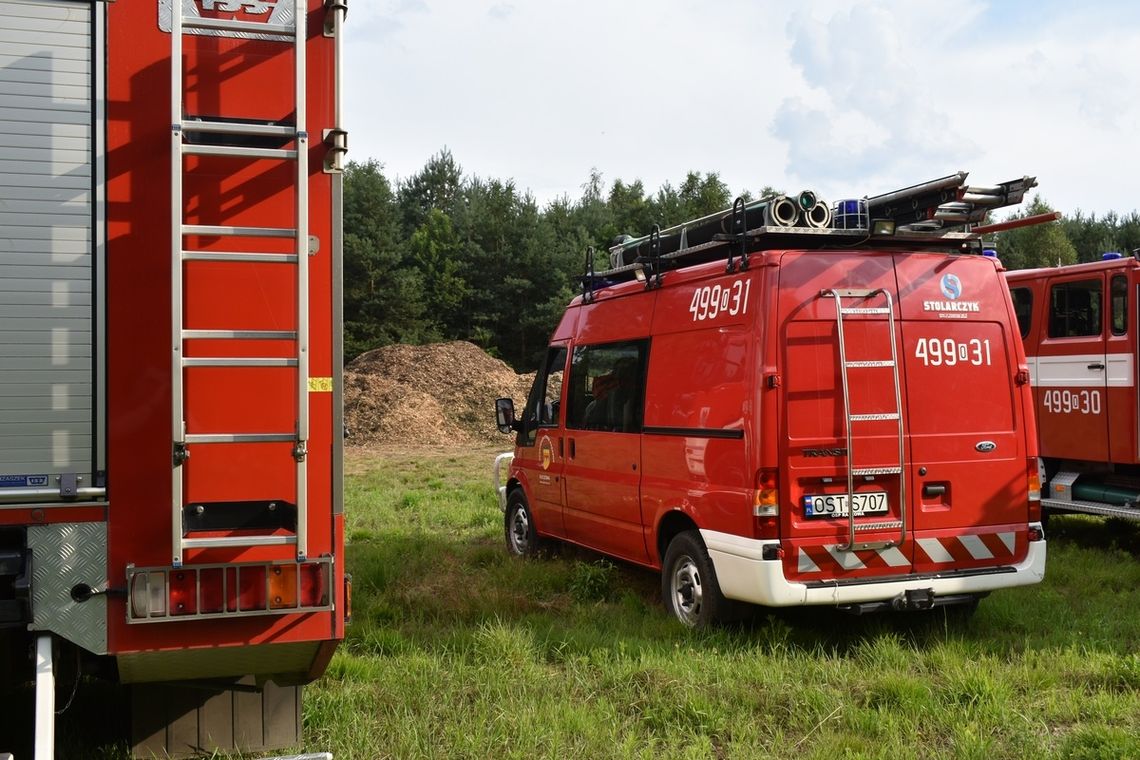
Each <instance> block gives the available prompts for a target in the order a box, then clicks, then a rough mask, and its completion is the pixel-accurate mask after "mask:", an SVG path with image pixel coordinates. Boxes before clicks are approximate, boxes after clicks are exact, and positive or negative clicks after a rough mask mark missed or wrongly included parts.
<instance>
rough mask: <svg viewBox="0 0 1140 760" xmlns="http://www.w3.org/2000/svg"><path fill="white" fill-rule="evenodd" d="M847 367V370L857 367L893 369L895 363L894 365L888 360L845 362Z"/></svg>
mask: <svg viewBox="0 0 1140 760" xmlns="http://www.w3.org/2000/svg"><path fill="white" fill-rule="evenodd" d="M847 366H848V367H849V368H859V367H893V366H895V363H894V362H893V361H891V360H890V359H882V360H876V361H858V362H847Z"/></svg>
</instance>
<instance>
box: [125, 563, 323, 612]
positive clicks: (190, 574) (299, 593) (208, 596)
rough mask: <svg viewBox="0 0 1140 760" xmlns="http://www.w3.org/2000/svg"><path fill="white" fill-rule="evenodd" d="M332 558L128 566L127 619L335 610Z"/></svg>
mask: <svg viewBox="0 0 1140 760" xmlns="http://www.w3.org/2000/svg"><path fill="white" fill-rule="evenodd" d="M331 577H332V561H331V560H330V559H327V558H326V559H320V560H312V561H308V562H300V563H298V562H261V563H249V564H225V565H201V566H195V567H178V568H165V567H146V568H137V567H134V566H133V565H128V566H127V622H128V623H155V622H161V621H167V620H201V619H203V618H221V617H241V616H251V615H274V614H285V613H293V612H318V611H321V610H331V609H332V608H333V602H332V597H331V594H330V589H331Z"/></svg>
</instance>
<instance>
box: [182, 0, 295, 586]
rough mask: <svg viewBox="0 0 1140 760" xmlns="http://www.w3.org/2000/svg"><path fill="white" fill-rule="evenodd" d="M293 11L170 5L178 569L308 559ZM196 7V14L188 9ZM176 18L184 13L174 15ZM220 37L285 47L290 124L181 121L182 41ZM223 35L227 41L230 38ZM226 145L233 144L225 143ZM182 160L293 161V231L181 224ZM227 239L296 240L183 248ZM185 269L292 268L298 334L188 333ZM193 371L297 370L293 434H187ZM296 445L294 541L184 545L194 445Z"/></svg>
mask: <svg viewBox="0 0 1140 760" xmlns="http://www.w3.org/2000/svg"><path fill="white" fill-rule="evenodd" d="M286 2H291V4H292V6H293V18H292V21H291V22H289V23H261V22H251V21H242V20H237V19H219V18H205V17H200V16H186V15H184V13H185V10H184V9H185V7H186V6H185V5H184V4H183V3H182V2H181V1H180V0H179V2H176V3H173V6H174V7H173V9H172V13H171V34H170V39H171V53H170V55H171V67H170V68H171V76H170V89H171V122H170V123H171V135H170V145H171V164H172V167H171V168H172V171H171V212H172V213H171V254H172V261H171V270H170V271H171V283H170V289H171V339H172V346H173V354H172V361H171V378H172V385H171V395H172V398H173V404H172V406H173V410H172V411H173V414H172V418H171V423H172V433H173V459H174V472H173V477H172V482H171V540H172V544H173V547H172V549H173V551H172V555H171V556H172V557H173V565H174V567H181V566H182V561H183V554H184V552H185V551H186V550H187V549H199V548H213V547H235V548H240V547H250V546H271V545H288V544H295V545H296V550H297V559H298V561H301V560H304V559H305V557H306V556H307V554H308V551H307V538H306V525H307V512H308V510H307V502H308V497H307V490H308V489H307V472H306V465H305V459H306V453H307V445H308V438H309V406H308V383H309V304H308V295H309V261H308V260H309V231H308V207H309V197H308V196H309V191H308V187H309V186H308V176H309V161H308V133H307V132H306V126H305V72H306V61H305V43H306V38H307V35H308V31H307V15H308V14H307V3H306V0H281V5H284V4H285V3H286ZM193 7H196V6H193ZM179 9H182V12H179ZM195 33H198V34H204V33H206V34H221V35H223V36H247V37H248V36H250V35H257V37H258V39H268V40H271V41H273V42H279V43H281V44H291V45H292V47H293V58H294V61H293V63H294V67H293V70H294V90H295V92H294V98H293V101H294V114H295V117H294V123H293V124H291V125H288V124H286V125H282V124H278V123H271V122H252V121H251V120H249V119H244V118H243V119H236V118H235V119H232V120H226V119H225V117H224V116H223V117H221V118H215V117H211V120H210V121H200V120H194V119H187V118H186V116H185V113H184V107H183V95H184V88H183V76H184V72H183V64H182V47H183V37H184V35H187V34H195ZM227 33H229V34H227ZM187 135H209V136H210V138H209V141H210V143H211V144H193V143H190V142H187V141H186V139H185V138H186V137H187ZM226 138H231V139H232V141H233V142H234V143H235V144H233V145H226V144H214V143H224V141H225V140H226ZM243 138H244V139H245V140H246V141H248V140H249V138H277V139H279V140H281V141H282V144H288V143H289V142H292V143H293V146H294V147H292V148H289V149H284V148H265V147H250V146H248V145H242V144H239V143H240V142H241V141H242V139H243ZM186 156H226V157H230V158H233V159H235V160H241V159H245V160H250V159H255V160H256V159H272V160H280V161H292V162H294V164H295V167H296V174H295V187H294V188H293V190H294V195H295V200H296V213H295V226H293V227H235V226H223V225H205V224H186V223H185V219H184V212H183V201H184V199H183V189H184V187H183V183H184V179H185V176H186V170H185V165H184V159H185V157H186ZM200 235H209V236H225V237H231V238H234V239H237V240H242V239H252V238H286V239H290V240H292V241H293V252H292V253H287V254H283V253H254V252H243V251H241V250H240V247H239V246H237V245H235V246H234V247H235V248H238V250H237V251H231V252H220V251H202V250H188V249H187V248H186V247H185V246H184V244H183V243H184V238H185V237H187V236H200ZM190 261H213V262H230V263H234V262H261V263H265V264H284V265H291V266H294V267H295V268H296V282H297V288H296V295H297V302H296V325H295V326H296V330H290V331H269V330H240V329H233V330H195V329H185V325H184V324H183V314H184V311H185V308H184V307H185V301H186V300H188V299H189V298H190V297H191V294H190V293H187V292H186V291H185V287H184V283H183V266H184V264H185V263H186V262H190ZM195 340H235V341H254V340H288V341H293V342H294V344H295V346H296V352H295V354H294V356H293V357H291V358H264V357H259V358H240V357H219V358H206V357H191V358H188V357H186V355H185V351H184V348H185V347H186V344H187V342H189V341H195ZM195 367H295V368H296V425H295V430H294V431H293V432H283V431H275V432H262V433H205V434H187V432H186V418H187V414H186V412H187V409H186V396H185V390H184V379H185V378H184V372H185V371H186V370H187V369H188V368H195ZM282 442H291V443H293V449H292V456H293V458H294V460H295V462H296V488H297V497H296V498H297V505H296V510H297V514H296V530H295V531H294V535H239V536H223V537H205V538H192V537H187V536H186V530H185V527H184V519H183V511H184V506H185V505H184V499H185V493H186V482H185V481H186V467H185V464H186V460H187V459H188V458H189V456H190V447H191V446H194V445H198V444H202V445H205V444H211V445H212V444H218V445H224V444H234V443H246V444H251V443H252V444H260V443H282Z"/></svg>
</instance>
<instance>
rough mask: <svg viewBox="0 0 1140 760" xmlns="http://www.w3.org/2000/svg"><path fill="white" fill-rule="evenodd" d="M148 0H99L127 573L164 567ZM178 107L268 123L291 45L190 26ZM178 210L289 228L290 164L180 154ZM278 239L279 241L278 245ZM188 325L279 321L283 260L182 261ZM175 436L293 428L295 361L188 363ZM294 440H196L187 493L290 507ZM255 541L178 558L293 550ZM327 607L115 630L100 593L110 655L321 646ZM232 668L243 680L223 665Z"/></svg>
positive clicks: (312, 210) (283, 326)
mask: <svg viewBox="0 0 1140 760" xmlns="http://www.w3.org/2000/svg"><path fill="white" fill-rule="evenodd" d="M322 6H323V3H321V2H319V0H311V2H310V3H309V8H310V14H309V20H308V28H309V37H308V42H307V55H308V59H309V62H308V72H309V73H308V81H307V86H306V91H307V93H308V94H307V104H306V105H307V111H308V132H309V133H310V135H312V136H314V139H312V140H311V142H310V144H311V148H310V152H309V167H310V176H309V180H308V184H309V195H310V204H309V229H310V234H311V235H314V236H316V237H317V238H318V239H319V240H320V243H321V249H320V251H319V252H318V253H317V254H316V255H314V256H311V257H310V260H309V266H310V296H309V314H310V330H311V337H310V373H309V374H310V376H311V377H315V378H331V377H332V376H333V375H334V373H335V372H338V371H339V367H336V366H334V357H333V304H332V296H331V294H332V265H331V250H332V223H333V219H332V184H331V183H332V180H331V177H330V175H327V174H324V173H322V171H321V167H322V162H323V160H324V157H325V150H326V148H325V146H323V145H322V143H321V140H320V136H321V134H322V130H323V129H325V128H329V127H332V126H334V125H333V123H332V120H333V105H334V104H333V97H334V84H333V75H334V70H333V66H334V60H333V53H334V48H333V45H334V41H333V40H332V39H331V38H326V37H324V36H323V35H322V25H323V19H324V10H323V7H322ZM156 7H157V4H156V3H155V2H153V1H152V0H122V1H121V2H118V3H113V4H111V5H109V6H108V61H107V66H108V74H107V81H108V89H109V92H108V96H109V97H108V101H109V102H108V128H107V148H108V158H107V167H106V168H107V193H108V208H109V212H108V237H109V240H108V257H107V331H108V332H107V350H108V378H107V409H108V451H109V463H108V470H109V472H110V478H111V480H110V483H109V492H108V495H109V501H110V508H109V510H108V514H109V517H108V531H109V542H110V546H109V552H108V572H109V575H110V583H111V585H112V586H120V585H122V584H123V582H124V571H125V568H126V566H127V565H128V564H129V563H133V564H135V565H138V566H169V565H170V563H171V548H170V533H171V525H170V521H171V504H170V498H171V497H170V485H169V484H170V480H171V472H172V462H171V454H172V450H171V443H172V442H171V431H170V416H171V412H170V410H171V405H172V399H171V385H170V361H171V346H170V323H169V316H168V315H169V314H170V309H171V292H170V267H171V255H170V232H171V231H170V216H171V215H170V202H171V199H170V191H169V188H170V184H171V176H170V171H171V169H170V95H169V87H170V84H169V82H170V66H171V61H170V44H171V41H170V36H169V34H167V33H164V32H162V31H161V30H160V29H159V28H158V25H157V20H156ZM183 66H184V70H185V72H186V75H185V82H186V98H185V108H186V111H187V113H190V114H198V115H207V116H209V115H224V116H226V117H234V116H237V117H245V118H251V119H262V120H265V119H281V118H283V117H286V116H288V115H289V114H290V112H291V111H292V108H293V106H292V102H293V58H292V52H291V46H290V45H289V44H285V43H280V42H269V41H261V40H242V39H223V38H217V37H195V36H187V37H186V38H185V40H184V63H183ZM185 166H186V180H185V185H184V188H185V189H184V194H185V198H186V203H185V221H186V223H188V224H195V223H201V224H228V225H242V226H260V227H292V226H294V224H295V216H296V214H295V210H294V196H293V184H294V174H295V168H294V166H293V164H292V163H291V162H287V161H275V160H264V159H259V160H248V159H232V158H218V157H189V158H187V159H186V163H185ZM291 245H292V241H290V240H285V241H269V242H260V243H258V242H257V241H254V242H253V243H248V242H242V243H241V244H240V247H239V248H236V250H261V251H265V252H281V253H285V252H289V251H290V250H291ZM285 246H290V247H285ZM187 247H188V248H197V249H202V250H220V251H225V250H235V243H234V242H233V240H232V239H228V240H227V239H221V238H212V239H199V240H194V239H192V238H188V239H187ZM184 266H185V270H184V272H185V279H186V287H185V292H186V293H187V297H186V302H185V309H184V322H185V327H186V328H187V329H209V328H214V329H230V330H232V329H257V330H292V329H295V327H296V320H295V311H296V307H295V300H296V282H295V277H296V274H295V267H292V266H286V265H269V264H262V263H248V264H247V263H224V264H217V263H207V262H187V263H186V264H185V265H184ZM187 345H188V350H187V354H188V355H189V356H237V355H242V356H266V357H276V356H288V355H291V352H292V351H293V350H294V349H293V344H292V342H289V341H259V342H256V343H252V344H251V343H250V342H243V341H192V342H190V343H188V344H187ZM185 382H186V386H185V393H186V398H187V401H186V408H187V409H188V410H190V413H189V414H188V419H187V426H188V431H189V432H191V433H200V432H290V431H292V430H293V429H294V425H295V416H296V415H295V412H294V408H295V406H296V404H295V402H294V398H295V386H296V374H295V370H294V369H291V368H283V369H263V368H256V369H251V368H191V369H188V370H187V371H186V379H185ZM332 402H333V399H332V394H331V393H329V392H312V393H309V409H310V414H311V423H310V424H311V436H310V440H309V454H308V497H309V520H308V526H307V527H308V531H309V537H308V541H309V556H313V557H316V556H321V555H326V554H332V555H334V556H335V557H336V558H337V564H336V583H335V584H334V585H335V587H334V591H335V593H336V594H337V596H338V597H339V596H340V589H341V588H343V572H344V570H343V567H342V566H341V562H342V558H343V522H342V519H341V518H340V517H339V516H335V517H334V515H333V514H332V493H333V483H332V459H331V458H332V454H333V446H334V445H339V444H338V442H336V441H334V438H333V436H334V433H335V431H333V430H332V427H333V422H332V420H333V410H332ZM289 450H290V444H280V445H277V444H272V445H267V444H257V445H244V444H241V445H213V446H210V445H195V446H192V456H191V460H190V463H189V465H188V468H189V470H190V472H189V476H188V483H189V492H188V494H187V497H188V500H192V501H222V500H226V501H234V500H243V499H251V500H252V499H266V498H277V499H282V500H286V501H292V502H295V501H296V497H297V494H296V492H295V491H296V489H295V485H294V472H295V467H294V461H293V458H292V457H291V455H290V453H289ZM293 553H294V549H293V547H291V546H285V547H262V548H246V549H227V550H222V549H209V550H197V551H191V552H188V554H187V557H186V563H187V565H188V566H189V565H193V564H195V563H205V562H226V561H239V560H240V561H258V560H269V559H283V558H288V557H291V556H292V555H293ZM341 614H342V613H341V612H340V611H339V610H338V611H334V612H332V613H322V614H308V615H280V616H271V617H264V618H243V619H239V620H212V621H201V622H195V621H177V622H170V623H160V624H152V625H135V626H129V625H127V624H126V623H125V622H124V620H125V617H126V615H125V613H124V609H123V601H122V600H121V599H118V598H115V597H111V598H110V600H109V603H108V635H109V646H110V650H111V653H112V654H121V653H125V652H135V651H145V650H175V649H183V648H187V647H216V646H242V645H244V644H249V643H264V642H303V641H311V642H314V652H315V651H316V642H323V641H331V640H335V639H337V638H339V637H341V636H343V630H344V627H343V626H344V624H343V619H342V617H341ZM236 675H240V674H236Z"/></svg>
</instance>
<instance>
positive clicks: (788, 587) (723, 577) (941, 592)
mask: <svg viewBox="0 0 1140 760" xmlns="http://www.w3.org/2000/svg"><path fill="white" fill-rule="evenodd" d="M701 538H703V539H704V542H705V546H706V547H707V548H708V551H709V558H710V559H712V563H713V568H714V569H715V570H716V577H717V581H718V582H719V584H720V590H721V593H723V594H724V595H725V596H726V597H728V598H729V599H736V600H739V601H742V602H750V603H752V604H761V605H764V606H766V607H796V606H800V605H808V604H819V605H841V604H856V603H860V602H878V601H886V600H888V599H893V598H895V597H897V596H899V595H900V594H903V593H905V592H907V591H913V590H918V589H931V590H932V591H933V592H934V595H935V596H936V597H938V596H948V595H952V594H980V593H983V592H986V591H995V590H997V589H1002V588H1010V587H1013V586H1029V585H1032V584H1034V583H1040V582H1041V580H1042V579H1043V578H1044V577H1045V541H1033V542H1031V543H1030V544H1029V553H1028V555H1026V557H1025V559H1024V560H1023V561H1022V562H1021V563H1020V564H1017V565H1014V566H1013V571H1012V572H1005V573H980V574H978V575H957V576H952V577H945V578H931V577H929V576H925V577H921V578H914V579H913V580H909V579H903V580H895V581H878V582H874V583H861V584H846V585H837V586H828V587H819V586H808V585H807V584H804V583H798V582H795V581H789V580H788V579H787V578H785V577H784V564H783V560H780V559H776V560H765V559H763V551H764V547H765V546H769V545H777V546H778V545H779V543H780V542H779V541H778V540H761V539H752V538H744V537H742V536H735V535H732V534H731V533H720V532H718V531H714V530H702V531H701Z"/></svg>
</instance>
